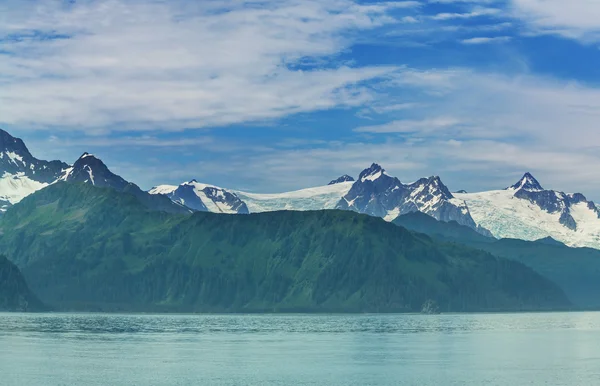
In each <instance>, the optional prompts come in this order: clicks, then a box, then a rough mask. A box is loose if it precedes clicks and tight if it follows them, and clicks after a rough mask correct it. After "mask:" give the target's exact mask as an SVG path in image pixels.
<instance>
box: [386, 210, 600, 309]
mask: <svg viewBox="0 0 600 386" xmlns="http://www.w3.org/2000/svg"><path fill="white" fill-rule="evenodd" d="M394 223H395V224H396V225H400V226H402V227H405V228H408V229H411V230H414V231H417V232H421V233H426V234H429V235H430V236H431V237H433V238H435V239H437V240H443V241H452V242H457V243H461V244H464V245H469V246H471V247H474V248H478V249H482V250H484V251H487V252H490V253H492V254H493V255H495V256H500V257H504V258H508V259H512V260H516V261H519V262H521V263H523V264H525V265H527V266H529V267H531V268H533V269H534V270H536V271H537V272H539V273H541V274H542V275H544V276H545V277H547V278H549V279H551V280H552V281H554V282H555V283H557V284H558V285H560V286H561V288H562V289H563V290H564V291H565V293H566V294H567V296H568V297H569V299H570V300H571V301H572V302H573V303H574V304H575V305H577V306H579V307H582V308H600V251H599V250H596V249H591V248H569V247H567V246H565V245H564V244H562V243H559V242H557V241H556V240H552V239H549V238H546V239H542V240H538V241H524V240H514V239H502V240H496V239H492V238H488V237H485V236H482V235H480V234H478V233H477V232H475V231H474V230H472V229H470V228H468V227H465V226H462V225H459V224H457V223H455V222H451V223H445V222H440V221H437V220H435V219H434V218H432V217H430V216H427V215H424V214H422V213H411V214H409V215H405V216H400V217H399V218H398V219H396V220H394Z"/></svg>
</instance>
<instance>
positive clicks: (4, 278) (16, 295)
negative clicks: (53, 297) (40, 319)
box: [0, 256, 44, 312]
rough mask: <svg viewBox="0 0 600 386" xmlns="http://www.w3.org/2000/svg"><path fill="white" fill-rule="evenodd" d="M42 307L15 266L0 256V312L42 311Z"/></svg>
mask: <svg viewBox="0 0 600 386" xmlns="http://www.w3.org/2000/svg"><path fill="white" fill-rule="evenodd" d="M43 309H44V306H43V305H42V303H41V302H40V301H39V300H38V298H37V297H36V296H35V295H33V293H32V292H31V291H30V290H29V287H28V286H27V283H26V282H25V279H24V278H23V275H22V274H21V271H19V268H17V266H16V265H14V264H13V263H11V262H10V261H8V259H7V258H6V257H4V256H0V311H20V312H24V311H42V310H43Z"/></svg>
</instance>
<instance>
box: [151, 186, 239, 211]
mask: <svg viewBox="0 0 600 386" xmlns="http://www.w3.org/2000/svg"><path fill="white" fill-rule="evenodd" d="M149 193H150V194H163V195H166V196H167V197H169V198H170V199H171V200H172V201H174V202H176V203H179V204H180V205H183V206H186V207H188V208H191V209H193V210H195V211H199V212H212V213H227V214H249V213H250V211H249V210H248V207H247V206H246V203H245V202H243V201H242V200H241V199H240V198H239V197H238V195H237V194H235V193H234V192H230V191H228V190H225V189H223V188H219V187H217V186H213V185H206V184H201V183H199V182H198V181H196V180H192V181H190V182H185V183H183V184H181V185H179V186H171V185H160V186H156V187H154V188H152V189H150V190H149Z"/></svg>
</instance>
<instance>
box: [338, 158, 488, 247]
mask: <svg viewBox="0 0 600 386" xmlns="http://www.w3.org/2000/svg"><path fill="white" fill-rule="evenodd" d="M336 208H337V209H342V210H353V211H355V212H359V213H365V214H368V215H371V216H377V217H383V218H384V219H385V220H387V221H392V220H394V219H396V218H397V217H398V216H401V215H403V214H407V213H411V212H422V213H425V214H428V215H430V216H432V217H434V218H436V219H437V220H439V221H446V222H448V221H456V222H458V223H459V224H461V225H466V226H469V227H471V228H473V229H476V230H477V231H478V232H481V233H483V234H486V235H489V232H487V231H486V230H485V229H481V227H478V226H477V224H476V223H475V221H474V220H473V218H472V217H471V214H470V213H469V208H468V207H467V205H466V204H465V202H464V201H462V200H459V199H456V198H455V197H454V196H453V195H452V193H450V191H449V190H448V188H447V187H446V185H444V184H443V183H442V181H441V180H440V178H439V177H429V178H421V179H420V180H418V181H416V182H413V183H411V184H406V185H405V184H403V183H402V182H400V180H399V179H398V178H396V177H392V176H390V175H388V174H387V173H386V172H385V170H384V169H383V168H382V167H381V166H379V165H378V164H373V165H371V167H369V168H368V169H365V170H363V171H362V172H361V173H360V176H359V177H358V180H357V181H356V182H355V183H354V184H353V185H352V188H351V189H350V191H349V192H348V194H346V195H344V196H343V197H342V199H341V200H340V201H339V203H338V204H337V206H336Z"/></svg>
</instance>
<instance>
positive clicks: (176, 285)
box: [0, 183, 569, 312]
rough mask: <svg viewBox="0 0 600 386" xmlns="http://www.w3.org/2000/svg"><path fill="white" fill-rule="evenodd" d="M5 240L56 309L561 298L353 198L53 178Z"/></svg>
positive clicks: (497, 306) (312, 306)
mask: <svg viewBox="0 0 600 386" xmlns="http://www.w3.org/2000/svg"><path fill="white" fill-rule="evenodd" d="M0 228H1V232H2V234H1V236H0V252H2V253H5V254H7V255H8V256H10V257H11V259H13V261H15V262H16V263H17V264H18V265H19V266H20V267H21V268H22V270H23V272H24V274H25V275H26V277H27V278H28V280H29V282H30V283H32V284H31V285H32V288H33V289H34V291H36V293H39V294H40V296H42V300H44V301H46V302H48V303H49V304H53V305H56V306H58V307H59V308H62V309H78V310H144V311H150V310H177V311H223V312H255V311H310V312H320V311H344V312H366V311H380V312H392V311H396V312H405V311H420V310H421V307H422V306H423V304H425V303H426V302H428V301H429V300H433V301H435V302H436V303H437V304H438V305H439V307H440V310H441V311H484V310H524V309H527V310H530V309H556V308H564V307H568V306H569V302H568V300H567V299H566V297H565V295H564V294H563V292H562V291H561V290H560V289H559V288H558V287H557V286H556V285H555V284H554V283H552V282H550V281H549V280H547V279H545V278H543V277H541V276H540V275H538V274H536V273H535V272H534V271H533V270H531V269H529V268H527V267H525V266H523V265H521V264H519V263H517V262H513V261H510V260H505V259H500V258H496V257H493V256H491V255H489V254H487V253H484V252H481V251H478V250H474V249H469V248H466V247H462V246H457V245H446V244H441V243H439V242H436V241H434V240H432V239H431V238H429V237H428V236H425V235H418V234H414V233H412V232H410V231H407V230H405V229H403V228H400V227H396V226H394V225H392V224H389V223H386V222H385V221H383V220H381V219H379V218H373V217H369V216H365V215H360V214H356V213H353V212H343V211H317V212H273V213H263V214H254V215H248V216H236V215H218V214H211V213H196V214H193V215H189V216H184V215H172V214H166V213H159V212H150V211H149V210H147V209H146V207H145V206H143V205H142V204H140V203H139V201H137V200H136V199H135V198H134V197H133V196H131V195H127V194H123V193H119V192H116V191H114V190H110V189H102V188H98V187H94V186H91V185H78V184H64V183H58V184H55V185H52V186H50V187H48V188H45V189H43V190H41V191H39V192H37V193H35V194H33V195H31V196H29V197H27V198H26V199H24V200H23V201H22V202H21V203H19V204H18V205H16V206H15V207H13V208H11V209H10V210H9V211H8V212H7V213H6V215H5V216H4V218H3V219H2V220H1V221H0Z"/></svg>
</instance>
